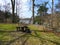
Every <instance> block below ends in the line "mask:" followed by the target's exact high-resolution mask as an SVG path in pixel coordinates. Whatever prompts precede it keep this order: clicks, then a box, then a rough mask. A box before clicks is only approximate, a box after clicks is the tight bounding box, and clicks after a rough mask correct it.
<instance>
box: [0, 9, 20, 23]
mask: <svg viewBox="0 0 60 45" xmlns="http://www.w3.org/2000/svg"><path fill="white" fill-rule="evenodd" d="M12 20H13V16H12V14H11V13H10V12H8V11H5V12H4V11H1V10H0V23H12ZM17 22H19V16H18V15H17V14H16V13H15V14H14V23H17Z"/></svg>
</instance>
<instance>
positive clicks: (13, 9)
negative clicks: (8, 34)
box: [11, 0, 15, 23]
mask: <svg viewBox="0 0 60 45" xmlns="http://www.w3.org/2000/svg"><path fill="white" fill-rule="evenodd" d="M11 5H12V23H14V11H15V0H14V1H13V0H11Z"/></svg>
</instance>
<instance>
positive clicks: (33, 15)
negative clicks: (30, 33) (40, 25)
mask: <svg viewBox="0 0 60 45" xmlns="http://www.w3.org/2000/svg"><path fill="white" fill-rule="evenodd" d="M34 1H35V0H32V17H33V18H32V21H33V22H32V23H33V24H34Z"/></svg>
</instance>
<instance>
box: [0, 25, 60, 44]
mask: <svg viewBox="0 0 60 45" xmlns="http://www.w3.org/2000/svg"><path fill="white" fill-rule="evenodd" d="M1 25H2V24H1ZM1 25H0V26H1ZM7 25H8V24H7ZM7 25H5V28H3V29H5V30H3V31H0V45H60V34H59V35H57V34H56V33H53V32H44V31H41V30H42V29H41V30H39V28H41V27H42V26H40V27H39V28H37V27H36V26H35V25H29V28H30V29H31V31H32V32H31V33H30V34H29V33H23V32H18V31H16V30H14V28H12V27H10V28H11V29H10V30H8V31H7V30H6V26H7ZM9 26H11V25H10V24H9ZM3 27H4V26H3ZM13 27H16V26H15V24H14V25H13ZM0 28H1V27H0ZM1 29H2V28H1ZM12 29H13V30H12Z"/></svg>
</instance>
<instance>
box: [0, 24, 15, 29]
mask: <svg viewBox="0 0 60 45" xmlns="http://www.w3.org/2000/svg"><path fill="white" fill-rule="evenodd" d="M0 30H16V24H0Z"/></svg>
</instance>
